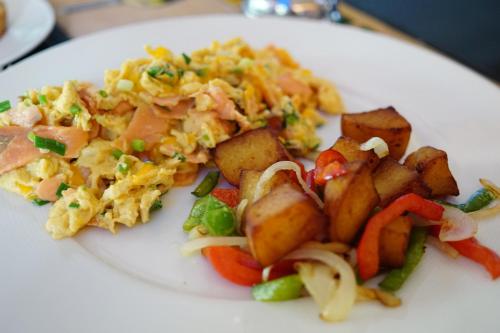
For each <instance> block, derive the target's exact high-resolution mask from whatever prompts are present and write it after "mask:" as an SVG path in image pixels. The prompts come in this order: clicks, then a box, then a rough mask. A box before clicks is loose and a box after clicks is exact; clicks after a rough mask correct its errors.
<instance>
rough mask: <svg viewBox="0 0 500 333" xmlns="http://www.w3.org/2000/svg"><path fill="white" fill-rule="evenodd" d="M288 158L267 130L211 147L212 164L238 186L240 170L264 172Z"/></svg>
mask: <svg viewBox="0 0 500 333" xmlns="http://www.w3.org/2000/svg"><path fill="white" fill-rule="evenodd" d="M288 159H290V157H289V154H288V152H287V151H286V149H285V147H283V145H282V144H281V142H279V140H278V139H277V138H276V137H275V136H274V135H273V134H272V133H271V131H270V130H269V129H267V128H260V129H255V130H252V131H248V132H246V133H243V134H241V135H238V136H235V137H233V138H232V139H229V140H227V141H224V142H222V143H219V144H218V145H217V147H215V164H216V165H217V167H218V168H219V169H220V171H221V172H222V175H223V176H224V178H226V180H227V181H228V182H229V183H231V184H232V185H235V186H238V184H239V182H240V172H241V170H258V171H261V170H264V169H266V168H267V167H268V166H270V165H271V164H274V163H276V162H278V161H283V160H288Z"/></svg>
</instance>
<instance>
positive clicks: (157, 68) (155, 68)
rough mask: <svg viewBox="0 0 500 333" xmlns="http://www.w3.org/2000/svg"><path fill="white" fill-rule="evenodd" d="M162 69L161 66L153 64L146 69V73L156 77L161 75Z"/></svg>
mask: <svg viewBox="0 0 500 333" xmlns="http://www.w3.org/2000/svg"><path fill="white" fill-rule="evenodd" d="M163 71H164V69H163V67H160V66H153V67H151V68H150V69H148V71H147V73H148V75H149V76H151V77H157V76H158V75H161V74H162V73H163Z"/></svg>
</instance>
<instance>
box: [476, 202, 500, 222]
mask: <svg viewBox="0 0 500 333" xmlns="http://www.w3.org/2000/svg"><path fill="white" fill-rule="evenodd" d="M498 214H500V203H499V202H498V201H497V204H496V205H495V206H493V207H488V208H483V209H480V210H476V211H475V212H472V213H469V216H470V217H472V218H473V219H474V220H481V219H487V218H490V217H493V216H495V215H498Z"/></svg>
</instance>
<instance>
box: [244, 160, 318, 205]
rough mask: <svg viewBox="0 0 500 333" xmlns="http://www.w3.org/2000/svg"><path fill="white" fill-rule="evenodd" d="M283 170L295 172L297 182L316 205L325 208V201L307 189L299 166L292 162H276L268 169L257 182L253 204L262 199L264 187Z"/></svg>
mask: <svg viewBox="0 0 500 333" xmlns="http://www.w3.org/2000/svg"><path fill="white" fill-rule="evenodd" d="M281 170H292V171H295V174H296V175H297V180H298V181H299V184H300V186H302V189H303V190H304V192H305V193H307V194H308V195H309V196H310V197H311V198H312V199H313V200H314V201H315V202H316V204H318V206H319V207H320V208H323V206H324V204H323V201H321V199H320V198H319V197H318V195H317V194H316V193H314V191H312V190H311V189H310V188H309V187H307V184H306V182H305V181H304V179H302V174H301V170H300V167H299V166H298V164H297V163H294V162H291V161H279V162H276V163H274V164H273V165H271V166H270V167H268V168H267V169H266V170H265V171H264V172H263V173H262V175H261V176H260V178H259V181H258V182H257V185H256V186H255V193H254V198H253V202H256V201H257V200H259V199H260V198H261V197H262V194H263V192H264V186H265V185H266V183H267V182H268V181H269V180H271V178H273V176H274V175H275V174H276V172H278V171H281Z"/></svg>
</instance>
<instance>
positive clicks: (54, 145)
mask: <svg viewBox="0 0 500 333" xmlns="http://www.w3.org/2000/svg"><path fill="white" fill-rule="evenodd" d="M28 139H29V140H30V141H31V142H33V144H34V145H35V147H36V148H40V149H47V150H50V151H51V152H54V153H56V154H59V155H61V156H64V154H66V144H65V143H62V142H59V141H56V140H54V139H49V138H42V137H41V136H38V135H36V134H35V133H33V132H29V133H28Z"/></svg>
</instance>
